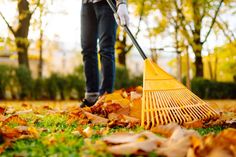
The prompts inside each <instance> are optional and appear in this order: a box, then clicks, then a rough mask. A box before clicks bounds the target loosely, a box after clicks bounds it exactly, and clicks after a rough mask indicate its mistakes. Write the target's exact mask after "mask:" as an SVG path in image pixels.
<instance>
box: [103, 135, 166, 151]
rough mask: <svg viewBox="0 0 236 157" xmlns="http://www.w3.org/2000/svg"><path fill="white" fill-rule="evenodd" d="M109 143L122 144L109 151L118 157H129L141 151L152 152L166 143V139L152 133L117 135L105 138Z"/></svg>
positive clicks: (109, 148) (110, 148)
mask: <svg viewBox="0 0 236 157" xmlns="http://www.w3.org/2000/svg"><path fill="white" fill-rule="evenodd" d="M103 140H104V141H106V142H107V143H112V144H120V145H114V146H110V147H108V151H109V152H111V153H113V154H117V155H127V154H134V153H137V152H138V151H139V150H141V151H144V152H151V151H153V150H155V149H157V146H158V145H160V144H161V143H163V142H165V139H163V138H162V137H158V136H156V135H155V134H153V133H152V132H150V131H144V132H141V133H139V134H132V133H116V134H113V135H111V136H108V137H104V138H103Z"/></svg>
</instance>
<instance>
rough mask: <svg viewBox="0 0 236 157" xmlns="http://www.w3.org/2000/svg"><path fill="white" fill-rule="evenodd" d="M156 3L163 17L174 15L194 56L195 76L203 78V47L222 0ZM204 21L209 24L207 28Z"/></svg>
mask: <svg viewBox="0 0 236 157" xmlns="http://www.w3.org/2000/svg"><path fill="white" fill-rule="evenodd" d="M158 3H159V4H158V7H159V9H160V11H161V13H162V14H163V16H167V18H171V17H173V15H174V17H176V19H177V20H178V22H179V24H180V31H181V33H182V34H183V35H184V37H185V39H186V40H187V41H188V44H189V45H190V46H191V48H192V50H193V52H194V54H195V66H196V76H198V77H203V62H202V50H203V45H204V44H205V43H206V41H207V39H208V37H209V35H210V33H211V32H212V29H213V26H214V24H215V23H216V19H217V17H218V16H219V12H220V9H221V7H222V4H223V0H218V1H212V0H162V1H160V2H159V1H158ZM166 5H168V7H167V6H166ZM168 16H171V17H168ZM204 20H205V21H207V22H208V23H210V25H209V26H208V28H207V25H206V22H205V21H204ZM206 28H207V29H206ZM203 29H204V30H207V32H204V31H203Z"/></svg>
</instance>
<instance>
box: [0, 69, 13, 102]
mask: <svg viewBox="0 0 236 157" xmlns="http://www.w3.org/2000/svg"><path fill="white" fill-rule="evenodd" d="M12 69H13V68H11V67H10V66H7V65H0V99H5V98H6V90H7V86H9V85H10V81H11V73H12Z"/></svg>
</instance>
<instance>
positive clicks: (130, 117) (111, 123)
mask: <svg viewBox="0 0 236 157" xmlns="http://www.w3.org/2000/svg"><path fill="white" fill-rule="evenodd" d="M141 92H142V87H137V88H135V89H132V90H127V91H125V90H118V91H115V92H114V93H112V94H107V95H104V96H102V97H101V98H100V99H99V100H98V101H97V102H96V104H95V105H94V106H92V107H90V108H89V107H87V108H83V109H82V108H78V107H76V108H72V109H71V111H70V112H69V120H68V123H71V122H74V121H78V123H79V124H88V123H92V124H94V125H105V126H108V127H109V128H113V127H117V126H120V127H126V128H133V127H135V126H138V125H140V116H141V96H142V95H141Z"/></svg>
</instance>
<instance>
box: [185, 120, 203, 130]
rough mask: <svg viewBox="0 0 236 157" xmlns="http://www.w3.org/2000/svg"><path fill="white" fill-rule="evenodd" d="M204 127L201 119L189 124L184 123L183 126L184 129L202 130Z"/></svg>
mask: <svg viewBox="0 0 236 157" xmlns="http://www.w3.org/2000/svg"><path fill="white" fill-rule="evenodd" d="M203 125H204V121H203V120H202V119H200V120H195V121H191V122H186V123H184V124H183V127H185V128H188V129H189V128H202V127H203Z"/></svg>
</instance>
